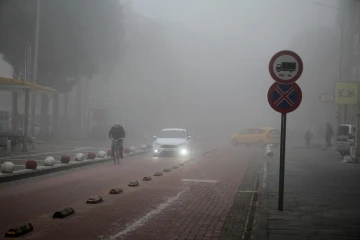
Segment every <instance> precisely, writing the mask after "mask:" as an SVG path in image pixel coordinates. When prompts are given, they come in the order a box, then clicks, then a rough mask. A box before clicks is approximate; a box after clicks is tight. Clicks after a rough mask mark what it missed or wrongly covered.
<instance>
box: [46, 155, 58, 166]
mask: <svg viewBox="0 0 360 240" xmlns="http://www.w3.org/2000/svg"><path fill="white" fill-rule="evenodd" d="M55 163H56V161H55V158H53V157H47V158H45V166H54V165H55Z"/></svg>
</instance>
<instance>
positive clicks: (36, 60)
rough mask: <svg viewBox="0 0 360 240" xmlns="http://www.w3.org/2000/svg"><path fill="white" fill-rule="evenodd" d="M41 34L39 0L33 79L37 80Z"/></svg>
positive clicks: (38, 4)
mask: <svg viewBox="0 0 360 240" xmlns="http://www.w3.org/2000/svg"><path fill="white" fill-rule="evenodd" d="M39 35H40V0H37V9H36V29H35V49H34V51H35V53H34V70H33V81H36V79H37V77H38V76H37V75H38V58H39Z"/></svg>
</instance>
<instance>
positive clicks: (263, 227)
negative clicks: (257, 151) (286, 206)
mask: <svg viewBox="0 0 360 240" xmlns="http://www.w3.org/2000/svg"><path fill="white" fill-rule="evenodd" d="M267 167H268V163H267V160H265V161H264V164H263V171H262V179H261V192H260V207H259V208H260V209H259V220H258V229H257V233H256V239H257V240H267V239H268V230H267V227H268V223H267V218H268V214H267V210H268V209H267Z"/></svg>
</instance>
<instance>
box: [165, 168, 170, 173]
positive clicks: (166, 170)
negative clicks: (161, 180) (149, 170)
mask: <svg viewBox="0 0 360 240" xmlns="http://www.w3.org/2000/svg"><path fill="white" fill-rule="evenodd" d="M163 172H171V168H165V169H164V171H163Z"/></svg>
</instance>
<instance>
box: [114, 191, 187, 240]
mask: <svg viewBox="0 0 360 240" xmlns="http://www.w3.org/2000/svg"><path fill="white" fill-rule="evenodd" d="M185 191H186V189H185V190H183V191H181V192H179V193H178V194H177V195H176V196H175V197H171V198H168V200H166V201H165V202H163V203H161V204H160V205H159V206H158V207H157V208H155V209H154V210H151V211H150V212H148V213H147V214H145V216H143V217H142V218H140V219H138V220H136V221H135V222H134V223H133V224H131V225H130V226H128V227H127V228H125V229H124V230H122V231H120V232H118V233H117V234H115V235H113V236H111V237H110V238H109V239H108V240H114V239H117V238H119V237H121V236H124V235H126V234H129V233H130V232H133V231H135V230H136V229H138V228H139V227H141V226H143V225H145V224H146V223H147V222H148V221H149V220H150V219H151V218H153V217H154V216H156V215H158V214H159V213H161V212H162V211H163V210H165V209H166V208H168V207H169V206H170V205H171V204H173V203H174V202H175V201H176V200H178V199H179V197H180V196H181V194H183V193H184V192H185Z"/></svg>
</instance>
